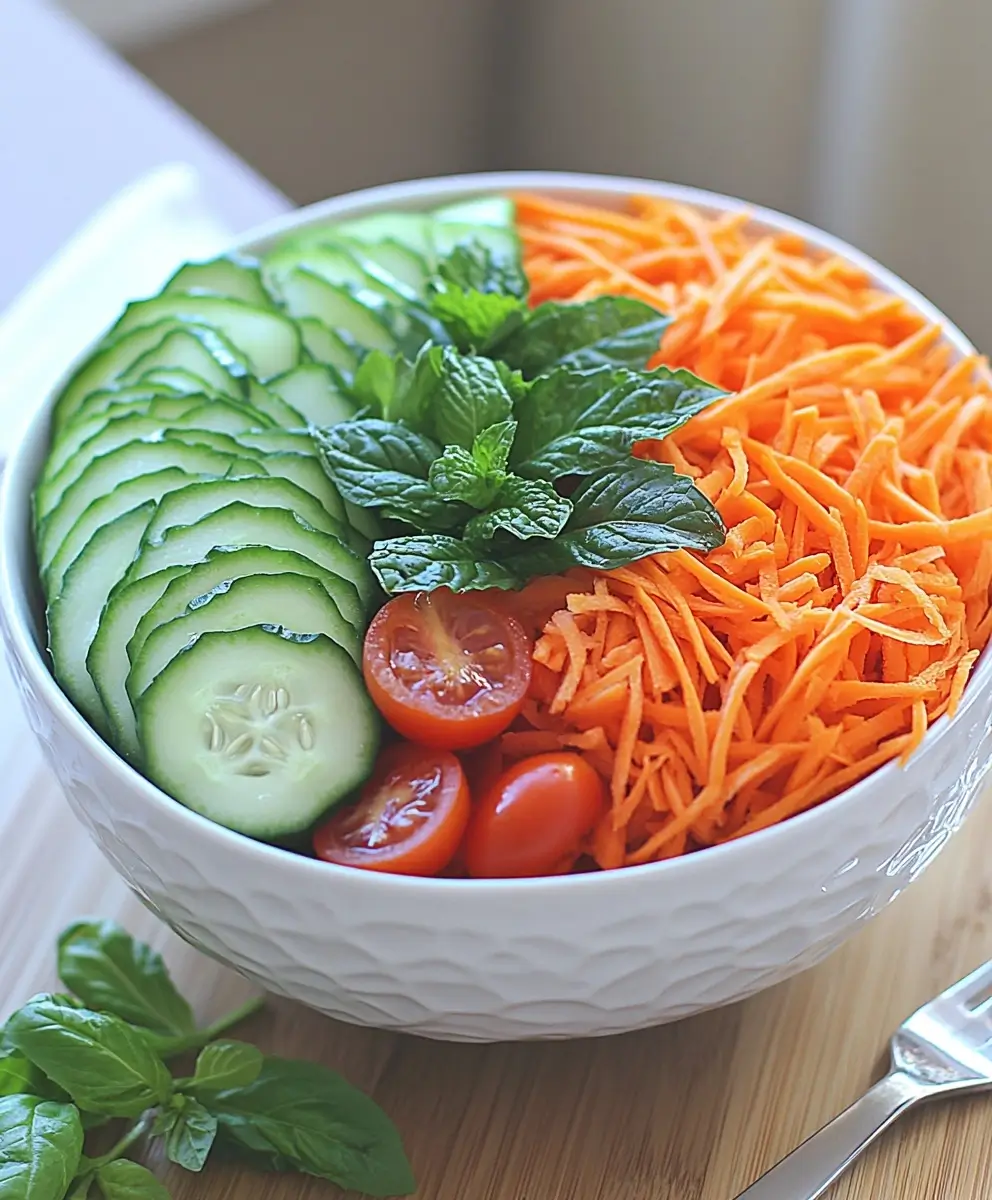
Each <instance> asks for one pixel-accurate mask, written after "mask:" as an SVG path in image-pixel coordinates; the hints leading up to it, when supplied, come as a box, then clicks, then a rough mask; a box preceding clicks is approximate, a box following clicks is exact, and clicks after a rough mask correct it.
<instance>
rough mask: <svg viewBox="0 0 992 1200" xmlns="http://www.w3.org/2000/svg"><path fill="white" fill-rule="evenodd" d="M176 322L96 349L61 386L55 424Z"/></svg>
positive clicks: (165, 322)
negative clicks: (62, 386) (63, 385)
mask: <svg viewBox="0 0 992 1200" xmlns="http://www.w3.org/2000/svg"><path fill="white" fill-rule="evenodd" d="M175 324H176V323H175V321H173V320H171V319H170V320H160V321H158V322H156V323H155V324H153V325H146V326H144V327H142V328H141V329H134V330H132V331H131V332H130V333H127V334H124V335H123V336H121V337H118V338H116V339H114V340H113V341H110V342H104V343H103V344H102V345H101V346H99V347H98V348H97V349H96V350H94V351H93V353H92V354H91V355H90V356H89V358H87V359H86V360H85V361H84V362H83V364H82V365H81V366H80V367H79V368H78V369H77V370H76V372H75V374H74V375H73V376H72V378H71V379H70V380H69V382H68V383H67V384H66V385H65V387H64V388H63V389H62V394H61V396H59V398H58V400H57V401H56V403H55V408H54V410H53V413H52V422H53V424H54V425H55V426H56V427H58V426H59V425H61V424H63V423H64V421H65V419H66V417H68V416H69V414H70V413H71V412H73V411H74V410H75V409H76V408H77V406H78V405H79V404H80V403H82V401H83V400H84V399H85V398H86V397H87V396H89V395H90V393H91V392H95V391H97V390H98V389H100V388H106V387H108V386H109V385H110V384H112V383H113V382H114V381H115V380H117V379H119V378H120V376H121V375H122V374H123V373H124V372H125V371H126V370H127V369H128V367H129V366H130V365H131V363H133V362H134V360H135V359H136V358H140V357H141V355H142V354H144V353H145V352H146V351H148V350H151V349H152V347H153V346H157V345H158V344H159V342H160V341H161V340H162V338H163V337H165V335H166V333H168V331H169V330H170V329H173V328H175ZM288 369H289V368H287V370H288Z"/></svg>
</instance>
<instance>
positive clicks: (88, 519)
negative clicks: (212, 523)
mask: <svg viewBox="0 0 992 1200" xmlns="http://www.w3.org/2000/svg"><path fill="white" fill-rule="evenodd" d="M188 483H189V476H188V475H187V474H186V472H185V471H182V470H180V469H179V468H178V467H167V468H166V469H165V470H164V471H152V472H151V473H150V474H148V475H137V476H135V477H134V478H133V479H125V480H124V481H123V482H122V483H119V484H118V485H117V486H116V487H115V488H114V490H113V491H112V492H111V493H110V494H109V495H107V496H101V497H100V498H99V500H94V501H93V503H92V504H90V505H89V506H88V507H87V508H86V509H84V511H83V512H82V513H81V514H80V516H79V519H78V520H77V521H76V523H75V524H74V525H73V527H72V528H71V529H70V530H69V532H68V533H67V534H66V535H65V537H64V538H63V539H62V543H61V545H60V546H59V548H58V550H57V551H56V552H55V554H54V555H53V556H52V559H51V562H49V563H48V564H47V566H45V567H44V568H43V570H42V578H43V579H44V583H45V591H46V593H47V595H49V596H57V595H58V594H59V592H60V591H61V590H62V583H63V580H64V578H65V573H66V571H67V570H68V569H69V567H70V566H71V565H72V564H73V562H75V560H76V558H77V557H78V556H79V555H80V554H81V553H82V552H83V550H84V549H85V547H86V543H87V542H88V541H89V540H90V538H91V537H92V536H93V535H94V534H95V533H96V531H97V530H98V529H99V528H100V527H101V526H102V525H109V524H110V522H111V521H113V520H116V518H117V517H119V516H120V515H121V513H124V512H129V511H130V510H131V509H132V508H135V507H137V505H139V504H144V503H145V502H146V501H148V500H160V499H161V498H162V497H163V496H164V495H165V494H166V493H167V492H172V491H176V490H177V489H178V488H182V487H186V485H187V484H188Z"/></svg>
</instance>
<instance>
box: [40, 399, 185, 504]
mask: <svg viewBox="0 0 992 1200" xmlns="http://www.w3.org/2000/svg"><path fill="white" fill-rule="evenodd" d="M142 395H143V396H144V397H145V398H144V399H142V400H129V401H127V402H122V403H120V404H115V405H113V407H112V408H109V409H104V410H103V411H102V412H98V411H95V412H94V413H93V415H92V416H87V417H85V418H84V417H83V415H82V409H77V410H76V412H75V414H74V415H73V416H72V417H71V418H70V419H69V420H68V421H67V422H66V424H65V426H64V428H63V429H61V430H60V431H59V432H58V433H57V434H56V435H55V441H54V443H53V445H52V448H51V450H50V451H49V454H48V458H47V459H46V460H45V467H44V470H43V471H42V475H41V480H40V481H39V485H38V487H37V488H36V489H35V490H36V498H35V504H36V506H37V505H38V504H40V503H41V499H42V497H41V492H42V487H43V485H44V484H47V483H48V481H49V480H54V479H55V478H56V477H57V476H58V474H59V472H60V471H61V470H62V468H63V467H64V466H65V465H66V464H67V463H68V462H69V460H70V459H71V458H74V457H75V455H76V454H77V453H78V452H79V450H80V449H81V448H82V447H83V446H84V445H85V444H86V443H87V442H88V441H90V439H91V438H93V437H95V436H96V435H97V434H98V433H100V432H101V431H102V430H104V429H106V427H107V426H108V425H109V424H110V423H111V422H113V421H118V420H120V419H121V418H123V417H149V416H153V417H155V418H156V419H157V420H158V422H159V424H160V425H167V424H169V422H171V421H177V420H179V419H180V418H181V417H183V416H184V415H185V414H186V413H188V412H195V411H196V410H197V409H198V408H200V407H202V405H201V404H200V398H199V397H197V396H157V395H155V394H154V393H152V392H144V393H142Z"/></svg>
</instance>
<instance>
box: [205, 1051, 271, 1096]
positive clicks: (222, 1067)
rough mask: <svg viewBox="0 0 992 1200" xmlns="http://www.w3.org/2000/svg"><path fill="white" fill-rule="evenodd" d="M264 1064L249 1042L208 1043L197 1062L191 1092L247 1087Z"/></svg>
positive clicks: (260, 1054) (258, 1052) (256, 1076)
mask: <svg viewBox="0 0 992 1200" xmlns="http://www.w3.org/2000/svg"><path fill="white" fill-rule="evenodd" d="M264 1061H265V1060H264V1058H263V1056H262V1052H261V1050H259V1049H258V1047H257V1046H251V1045H249V1044H248V1042H233V1041H231V1042H211V1043H210V1044H209V1045H208V1046H204V1047H203V1049H202V1050H201V1051H200V1057H199V1058H198V1059H197V1060H196V1071H195V1073H194V1075H193V1085H194V1091H200V1090H203V1091H214V1092H219V1091H223V1090H224V1089H225V1088H232V1087H247V1086H248V1084H249V1083H254V1082H255V1080H256V1079H257V1078H258V1076H259V1074H260V1072H261V1070H262V1064H263V1062H264Z"/></svg>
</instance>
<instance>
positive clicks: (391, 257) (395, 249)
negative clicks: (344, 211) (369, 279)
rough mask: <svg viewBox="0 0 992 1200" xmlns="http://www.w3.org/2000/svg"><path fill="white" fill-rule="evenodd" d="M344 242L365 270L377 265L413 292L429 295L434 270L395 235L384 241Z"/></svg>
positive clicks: (415, 294) (417, 294) (380, 269)
mask: <svg viewBox="0 0 992 1200" xmlns="http://www.w3.org/2000/svg"><path fill="white" fill-rule="evenodd" d="M345 244H347V245H348V246H349V248H350V249H351V252H352V253H353V254H354V255H355V257H356V258H357V259H358V261H359V262H360V263H361V264H362V266H363V267H364V268H365V269H366V270H370V269H372V268H376V269H378V270H379V271H385V272H386V275H387V278H392V279H395V280H397V281H398V282H399V283H400V284H402V285H403V286H404V287H405V288H408V289H409V290H410V293H411V294H412V295H414V296H416V297H423V296H424V295H426V293H427V281H428V279H429V278H430V273H431V272H430V268H429V267H428V265H427V261H426V259H425V258H424V257H423V256H422V255H420V254H418V253H417V252H416V250H412V249H411V248H410V247H409V246H404V245H403V244H402V242H398V241H397V240H396V239H395V238H386V239H385V240H383V241H381V242H366V243H362V242H359V241H351V242H346V243H345ZM373 273H374V272H373Z"/></svg>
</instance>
